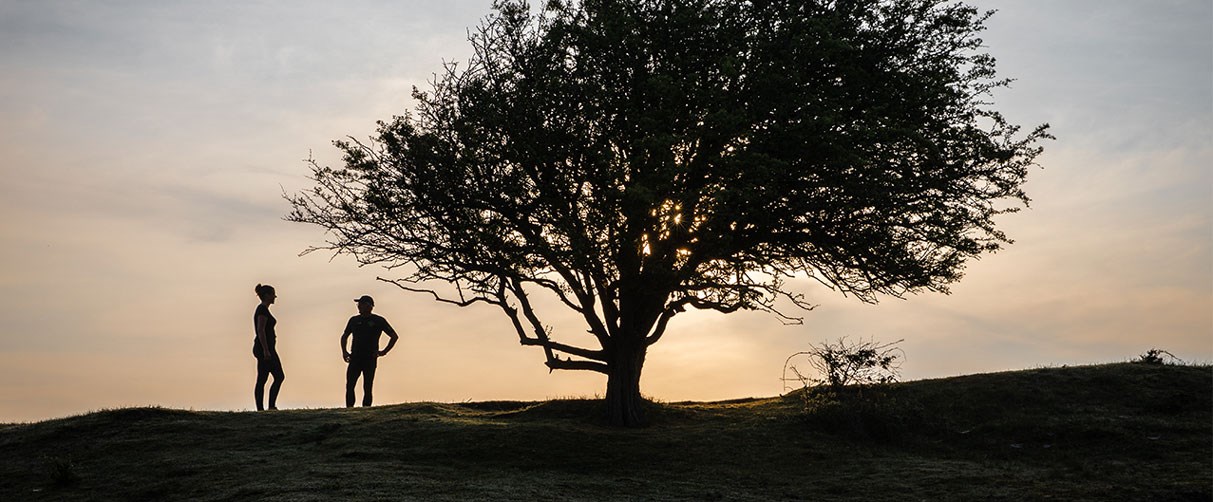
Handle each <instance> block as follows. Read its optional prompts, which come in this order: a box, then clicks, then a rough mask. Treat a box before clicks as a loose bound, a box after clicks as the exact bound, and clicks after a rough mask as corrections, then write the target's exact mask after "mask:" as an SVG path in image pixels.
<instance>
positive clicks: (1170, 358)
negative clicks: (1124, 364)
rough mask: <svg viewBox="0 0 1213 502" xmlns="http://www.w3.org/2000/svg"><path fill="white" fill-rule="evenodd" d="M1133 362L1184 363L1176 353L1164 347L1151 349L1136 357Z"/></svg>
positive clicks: (1156, 363)
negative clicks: (1163, 348)
mask: <svg viewBox="0 0 1213 502" xmlns="http://www.w3.org/2000/svg"><path fill="white" fill-rule="evenodd" d="M1133 362H1135V363H1139V364H1154V365H1159V366H1162V365H1173V364H1183V360H1181V359H1180V358H1178V357H1175V354H1172V353H1170V352H1167V351H1165V350H1162V349H1150V350H1147V351H1146V353H1145V354H1142V355H1140V356H1138V357H1137V359H1134V360H1133Z"/></svg>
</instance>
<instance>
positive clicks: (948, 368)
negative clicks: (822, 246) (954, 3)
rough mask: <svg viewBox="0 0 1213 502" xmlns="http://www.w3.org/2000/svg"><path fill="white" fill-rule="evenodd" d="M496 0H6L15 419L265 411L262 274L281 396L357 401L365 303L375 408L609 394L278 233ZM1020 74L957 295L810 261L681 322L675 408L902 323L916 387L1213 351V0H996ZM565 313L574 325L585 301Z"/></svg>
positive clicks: (657, 365) (890, 335) (462, 56)
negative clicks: (793, 302) (1023, 193)
mask: <svg viewBox="0 0 1213 502" xmlns="http://www.w3.org/2000/svg"><path fill="white" fill-rule="evenodd" d="M491 3H492V2H491V1H490V0H444V1H442V2H437V1H430V0H403V1H370V0H360V1H350V2H322V1H304V2H290V3H289V4H288V3H287V2H273V1H256V2H186V1H178V0H169V1H161V0H112V1H96V2H94V1H66V0H62V1H61V0H48V1H34V0H30V1H20V0H0V422H27V421H38V420H44V419H49V418H55V417H62V416H70V415H76V414H81V413H87V412H90V411H95V410H101V409H111V408H118V407H125V406H148V405H154V406H164V407H171V408H182V409H196V410H248V409H252V408H253V398H252V387H253V381H254V378H255V361H254V359H253V357H252V355H251V353H250V350H251V346H252V340H253V331H252V313H253V310H254V308H255V307H256V305H257V303H258V300H257V298H256V296H255V295H254V293H253V287H254V286H255V285H256V284H258V283H265V284H271V285H273V286H275V287H276V288H277V293H278V302H277V304H275V305H274V306H273V308H272V310H273V312H274V315H275V316H276V317H277V319H278V330H277V331H278V337H279V342H278V346H279V352H280V354H281V357H282V360H283V366H284V369H285V373H286V380H285V383H284V384H283V387H282V394H281V397H280V398H279V403H278V405H279V407H280V408H327V407H336V406H341V405H343V398H344V363H343V362H342V361H341V354H340V349H339V347H338V342H339V339H340V335H341V330H342V328H343V327H344V326H345V322H346V320H347V319H348V318H349V317H350V316H352V315H354V314H356V313H357V312H356V309H355V305H354V303H353V301H352V300H353V299H354V298H357V297H358V296H360V295H363V294H369V295H372V296H374V297H375V298H376V299H377V307H376V313H378V314H381V315H383V316H384V317H386V318H387V319H388V320H389V321H390V322H391V323H392V324H393V325H394V326H395V327H396V328H397V330H398V331H399V332H400V333H401V341H400V343H399V344H398V346H397V349H396V350H394V351H393V352H392V353H391V354H390V355H388V356H387V357H386V358H384V359H383V360H381V362H380V365H379V372H378V374H377V377H376V383H375V391H376V392H375V394H376V396H375V397H376V402H377V403H379V404H388V403H399V402H413V401H443V402H463V401H483V400H542V399H549V398H563V397H594V396H600V395H601V394H602V393H603V392H604V389H605V377H603V376H602V375H599V374H597V373H587V372H569V371H563V372H555V373H551V374H549V372H548V371H547V368H546V367H545V366H543V354H542V351H540V350H538V349H536V348H534V347H521V346H519V344H518V342H517V338H516V335H515V334H514V332H513V330H512V328H511V326H510V324H509V323H508V321H507V320H506V318H505V317H503V316H502V314H501V313H500V312H499V311H497V310H494V309H493V308H490V307H484V306H480V307H471V308H463V309H461V308H458V307H454V306H451V305H445V304H439V303H435V302H434V301H432V300H431V299H430V298H428V297H426V296H423V295H417V294H412V293H407V292H405V291H402V290H399V289H397V288H395V286H392V285H390V284H385V283H383V282H380V281H377V280H376V278H377V277H393V276H392V275H391V272H390V271H385V270H382V269H375V268H372V267H365V268H359V267H358V266H357V265H356V264H355V263H354V262H353V261H352V260H351V259H349V258H348V257H346V256H336V257H334V256H331V255H329V254H323V253H313V254H309V255H306V256H299V253H300V252H301V251H303V250H304V249H306V248H307V247H308V246H311V245H316V244H320V243H321V242H322V241H323V239H324V234H323V232H322V230H321V229H320V228H319V227H312V226H307V225H301V224H295V223H288V222H286V221H284V220H283V216H285V214H286V213H287V212H288V210H289V204H288V203H287V202H286V201H285V200H284V199H283V193H293V192H295V191H298V190H302V189H306V188H307V187H308V186H309V181H308V179H307V174H308V169H307V165H306V164H305V162H304V160H305V159H307V158H309V157H312V158H315V159H316V160H317V161H318V162H320V163H322V164H327V165H333V166H337V165H339V157H338V154H337V151H336V149H335V148H333V147H332V146H331V141H332V140H334V139H341V138H344V137H346V136H354V137H359V138H365V137H367V136H369V135H370V134H372V133H373V131H374V127H375V121H376V120H381V119H389V118H390V117H391V116H393V115H399V114H403V113H404V112H405V111H407V110H410V109H412V108H413V106H414V103H413V101H412V100H411V98H410V95H409V91H410V90H411V88H412V87H413V86H417V87H420V88H422V89H426V88H427V87H428V83H427V82H428V81H429V80H430V79H431V78H432V77H433V74H434V73H435V72H438V71H440V70H441V68H442V64H443V63H444V62H452V61H455V62H458V61H463V60H466V58H467V57H468V55H469V53H470V46H469V44H468V43H467V40H466V38H467V30H468V29H470V28H473V27H474V26H476V25H477V24H478V23H479V22H480V21H481V20H482V19H483V18H484V16H485V15H487V14H488V13H489V12H490V5H491ZM973 3H974V4H975V5H977V6H979V7H981V8H987V9H998V11H999V12H998V13H997V14H996V15H995V16H994V17H993V18H992V19H991V20H990V21H989V22H988V28H989V29H988V30H987V31H986V32H985V34H984V37H983V38H984V39H985V42H986V45H987V47H988V51H989V52H990V53H991V54H992V55H994V56H995V57H996V58H997V60H998V69H999V74H1000V75H1001V76H1005V77H1011V78H1014V79H1016V80H1015V82H1014V84H1013V85H1012V86H1011V87H1009V88H1004V89H1001V90H999V92H998V93H997V94H995V96H994V98H993V99H994V103H995V108H997V109H999V110H1001V111H1002V112H1003V113H1004V114H1005V115H1006V116H1007V118H1008V119H1009V120H1011V121H1012V122H1013V123H1019V124H1022V125H1024V126H1025V129H1030V128H1031V127H1032V126H1035V125H1036V124H1040V123H1044V122H1047V123H1049V124H1051V126H1052V132H1053V134H1054V135H1055V136H1056V137H1057V140H1056V141H1051V142H1048V143H1047V144H1045V145H1044V146H1045V148H1046V150H1045V153H1044V154H1043V155H1042V156H1041V157H1040V158H1039V159H1038V163H1039V164H1040V165H1041V167H1040V168H1038V169H1034V170H1033V171H1032V172H1031V174H1030V175H1029V181H1028V183H1027V185H1026V190H1027V192H1028V195H1029V196H1030V197H1031V198H1032V203H1031V207H1030V209H1027V210H1025V211H1022V212H1020V213H1017V214H1011V215H1005V216H1003V217H1001V218H1000V219H999V220H997V222H998V224H999V227H1000V228H1001V229H1003V230H1004V231H1006V232H1007V233H1008V234H1009V235H1010V237H1011V238H1012V239H1014V240H1015V243H1014V244H1012V245H1010V246H1008V247H1007V248H1006V249H1004V250H1002V251H1000V252H998V253H996V254H991V255H986V256H984V257H982V258H981V259H980V260H978V261H973V262H970V263H969V264H968V267H967V269H966V276H965V278H964V279H962V280H961V281H960V282H959V283H957V284H955V285H954V286H953V288H952V293H951V294H950V295H943V294H922V295H915V296H909V297H907V298H906V299H904V300H899V299H894V298H885V299H882V301H881V302H880V303H879V304H877V305H867V304H862V303H860V302H858V301H857V300H855V299H854V298H847V297H843V296H841V295H840V294H838V293H836V292H833V291H830V290H828V289H825V288H824V287H822V286H820V285H817V284H816V283H813V282H810V281H799V282H795V283H794V284H793V286H794V287H795V288H796V289H797V290H798V291H800V292H803V293H805V294H806V296H807V297H808V299H809V300H810V301H811V302H813V303H815V304H817V305H818V306H817V308H816V309H814V310H813V311H810V312H804V313H803V317H804V323H803V324H802V325H799V326H785V325H783V324H782V323H780V322H779V320H778V319H776V318H774V317H772V316H770V315H768V314H762V313H750V312H742V313H736V314H730V315H723V314H715V313H704V312H688V313H686V314H682V315H680V316H678V317H676V318H675V319H674V320H673V321H672V323H671V325H670V328H669V330H668V331H667V333H666V335H665V337H664V338H663V339H662V340H661V342H660V343H658V344H656V345H654V346H653V347H652V348H651V349H650V351H649V355H648V358H647V360H646V365H645V370H644V375H643V378H642V382H641V386H642V391H643V392H644V393H645V394H646V395H647V396H649V397H651V398H654V399H657V400H661V401H684V400H696V401H704V400H721V399H731V398H741V397H751V396H754V397H762V396H773V395H777V394H780V393H781V392H783V391H784V388H785V384H784V383H783V382H782V381H781V380H780V377H781V374H782V371H783V366H784V362H785V360H786V359H787V358H788V357H789V356H791V355H792V354H794V353H796V352H799V351H803V350H806V349H807V348H809V345H810V344H814V343H821V342H823V341H827V340H836V339H838V338H839V337H843V336H846V337H850V338H851V339H870V340H876V341H882V342H891V341H896V340H903V341H902V342H901V343H900V344H899V347H900V348H901V349H902V351H904V353H905V359H904V362H903V365H902V368H901V377H902V379H904V380H918V379H927V378H939V377H947V376H954V375H964V374H973V373H985V372H994V371H1004V370H1017V369H1025V368H1038V367H1053V366H1061V365H1079V364H1096V363H1107V362H1119V361H1127V360H1131V359H1133V358H1135V357H1137V356H1140V355H1141V354H1143V353H1145V352H1146V351H1147V350H1149V349H1151V348H1159V349H1163V350H1167V351H1169V352H1171V353H1172V354H1174V355H1175V356H1177V357H1179V358H1180V359H1183V360H1185V361H1190V362H1199V363H1208V362H1210V361H1213V179H1211V178H1213V177H1211V171H1213V168H1211V166H1213V4H1211V3H1210V2H1208V1H1207V0H1156V1H1150V2H1143V1H1140V0H1060V1H1059V0H1015V1H1011V0H997V1H994V0H981V1H977V2H973ZM552 316H553V319H552V320H551V321H549V322H550V323H551V324H552V325H553V327H554V328H555V335H554V336H555V338H556V339H558V340H570V341H575V340H580V338H579V337H581V336H582V333H583V332H584V328H583V327H582V326H580V325H579V324H578V323H577V322H576V320H575V319H574V318H573V317H572V316H569V315H565V314H559V315H558V313H555V312H553V313H552Z"/></svg>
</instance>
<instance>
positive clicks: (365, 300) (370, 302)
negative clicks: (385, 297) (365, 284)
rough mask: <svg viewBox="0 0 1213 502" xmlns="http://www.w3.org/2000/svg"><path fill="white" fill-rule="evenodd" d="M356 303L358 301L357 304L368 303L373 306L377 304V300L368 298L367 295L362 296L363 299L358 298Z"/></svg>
mask: <svg viewBox="0 0 1213 502" xmlns="http://www.w3.org/2000/svg"><path fill="white" fill-rule="evenodd" d="M354 301H356V302H358V303H362V302H366V303H369V304H371V305H374V304H375V299H374V298H371V297H369V296H367V295H362V297H361V298H358V299H357V300H354Z"/></svg>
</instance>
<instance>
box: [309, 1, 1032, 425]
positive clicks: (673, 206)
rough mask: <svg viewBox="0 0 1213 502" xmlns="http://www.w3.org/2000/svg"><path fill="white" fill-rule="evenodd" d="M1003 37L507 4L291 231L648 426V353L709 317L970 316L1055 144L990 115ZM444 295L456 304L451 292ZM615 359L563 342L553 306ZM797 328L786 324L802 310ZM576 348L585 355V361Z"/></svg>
mask: <svg viewBox="0 0 1213 502" xmlns="http://www.w3.org/2000/svg"><path fill="white" fill-rule="evenodd" d="M990 14H991V13H982V12H979V11H977V10H976V9H974V8H972V7H969V6H966V5H963V4H958V3H951V2H940V1H937V0H834V1H825V0H749V1H738V0H582V1H550V2H547V3H546V4H545V5H544V6H543V7H542V8H540V9H538V12H535V11H532V10H531V9H530V8H529V7H528V2H526V1H525V0H500V1H498V2H497V3H496V4H495V13H494V14H493V15H491V16H489V17H488V18H486V20H485V21H484V22H483V23H482V24H481V26H480V27H479V28H478V29H477V30H476V31H475V32H474V33H472V34H471V36H469V40H470V42H471V43H472V46H473V48H474V55H473V56H472V57H471V58H470V61H468V63H467V65H466V66H465V67H460V66H457V65H455V64H448V65H446V66H445V71H444V72H443V73H441V74H440V75H437V76H436V77H435V79H434V81H433V83H432V85H433V88H432V90H430V91H429V92H420V91H417V90H414V93H413V97H414V99H415V100H416V101H417V102H418V105H417V108H416V111H415V112H414V113H409V114H406V115H404V116H401V117H395V118H394V119H393V120H392V121H390V122H380V123H379V128H378V133H377V135H376V137H374V138H373V139H371V140H370V141H367V142H363V141H358V140H355V139H353V138H350V139H348V140H344V141H337V142H335V144H336V145H337V147H338V148H340V149H341V150H342V151H343V153H344V164H345V165H344V167H342V168H340V169H333V168H329V167H322V166H320V165H318V164H317V163H316V162H314V161H313V162H312V164H311V165H312V169H313V177H314V180H315V183H316V186H315V188H314V189H313V190H311V191H308V192H303V193H299V194H294V195H288V199H289V200H290V202H291V203H292V205H293V211H292V212H291V213H290V215H289V216H288V219H289V220H291V221H297V222H304V223H313V224H317V225H320V226H322V227H324V228H325V229H326V230H328V232H329V235H330V238H329V240H328V242H327V243H326V245H324V246H320V247H316V248H313V249H326V250H332V251H335V252H338V253H349V254H351V255H353V256H354V257H355V258H356V259H357V260H358V261H359V262H360V263H361V264H363V265H367V264H378V265H382V266H385V267H387V268H388V269H392V270H399V271H401V272H399V273H400V274H401V275H403V278H399V279H381V280H387V281H389V282H393V283H395V284H396V285H398V286H400V287H401V288H403V289H406V290H409V291H418V292H425V293H429V294H432V295H433V296H434V298H436V299H438V300H439V301H444V302H449V303H454V304H457V305H461V306H467V305H472V304H475V303H478V302H483V303H487V304H492V305H496V306H497V307H500V308H501V310H502V312H504V314H505V315H506V317H507V318H508V319H509V320H510V322H511V323H512V324H513V327H514V329H515V330H516V331H517V333H518V336H519V339H520V341H521V343H522V344H523V345H528V346H536V347H540V348H542V349H543V351H544V353H545V355H546V364H547V366H548V367H549V368H550V369H553V370H555V369H561V370H588V371H596V372H599V373H603V374H605V375H607V390H606V407H607V413H608V418H609V420H610V422H611V423H614V424H621V425H629V426H630V425H637V424H641V423H643V422H644V416H643V410H642V407H641V405H642V398H641V393H640V374H641V368H642V367H643V365H644V361H645V353H646V350H647V349H648V347H649V346H650V345H653V344H654V343H656V342H657V341H658V340H660V339H661V337H662V334H664V333H665V331H666V327H667V326H668V324H669V322H670V319H671V318H673V317H674V316H675V315H676V314H678V313H679V312H683V311H684V310H685V309H686V308H688V307H690V308H696V309H707V310H714V311H718V312H724V313H729V312H734V311H737V310H743V309H745V310H760V311H767V312H771V313H774V314H776V315H778V316H780V317H781V318H782V319H784V320H785V321H789V322H796V321H798V320H799V319H798V318H796V317H793V316H791V315H788V314H787V313H786V312H783V311H781V310H780V309H781V308H784V310H786V307H788V306H794V307H799V308H806V309H807V308H811V305H809V304H808V303H806V301H805V299H804V298H803V296H802V295H801V294H798V293H796V292H794V291H789V290H788V289H787V288H785V281H786V280H787V279H789V278H792V277H805V276H807V277H811V278H813V279H816V280H817V281H820V282H821V283H823V284H825V285H827V286H829V287H831V288H833V289H834V290H837V291H839V292H841V293H842V294H843V295H853V296H855V297H856V298H858V299H859V300H861V301H865V302H875V301H876V299H877V295H881V294H883V295H892V296H895V297H901V296H903V295H905V294H907V293H916V292H920V291H937V292H947V285H948V284H949V283H952V282H954V281H956V280H957V279H959V278H960V277H961V272H962V269H963V265H964V263H965V261H966V260H967V259H970V258H977V257H978V256H979V255H980V254H982V253H984V252H990V251H995V250H997V249H999V248H1000V246H1001V245H1002V244H1004V243H1009V242H1010V241H1009V240H1008V239H1007V237H1006V236H1005V235H1004V234H1003V233H1002V232H1000V231H998V230H997V229H996V228H995V224H994V221H993V217H994V216H995V215H998V214H1002V213H1007V212H1012V211H1015V210H1017V209H1018V208H1019V207H1022V206H1026V204H1027V202H1028V198H1027V197H1026V196H1025V194H1024V192H1023V191H1022V189H1021V186H1022V184H1023V182H1024V178H1025V175H1026V173H1027V170H1028V168H1029V167H1030V166H1031V165H1033V160H1034V158H1035V157H1036V156H1037V155H1038V154H1039V153H1040V151H1041V150H1040V148H1039V147H1038V146H1037V144H1038V143H1039V141H1040V140H1041V139H1043V138H1047V137H1048V133H1047V131H1046V128H1047V126H1040V127H1038V128H1036V129H1035V130H1033V131H1031V132H1030V133H1027V134H1022V133H1021V132H1020V128H1019V127H1017V126H1014V125H1011V124H1009V123H1008V122H1007V121H1006V120H1004V118H1003V117H1002V116H1001V115H1000V114H999V113H997V112H996V111H994V110H992V109H990V105H989V103H988V102H987V101H988V100H989V96H990V91H991V90H992V89H995V88H998V87H1001V86H1004V85H1006V84H1007V83H1008V81H1007V80H997V79H996V78H995V72H994V59H993V58H992V57H990V56H988V55H986V54H985V53H983V52H982V45H981V44H982V41H981V39H980V38H978V34H979V32H980V31H981V30H982V29H983V26H982V25H983V22H984V21H985V20H986V19H987V18H988V17H989V16H990ZM432 281H446V282H448V283H451V284H453V285H454V287H452V288H451V289H449V290H445V289H444V290H443V291H439V290H437V289H434V286H432V284H435V283H434V282H432ZM539 292H542V293H544V294H550V295H552V296H553V297H554V298H555V299H558V300H559V301H560V302H561V303H563V305H564V306H566V307H568V308H569V309H572V310H573V311H576V312H577V313H579V314H580V315H581V316H582V317H583V318H584V320H585V323H586V325H587V326H588V328H589V332H590V333H591V334H592V335H593V337H594V339H596V346H592V347H581V346H575V345H573V344H570V343H562V342H560V341H557V339H556V338H557V337H556V335H555V334H554V333H552V332H550V331H551V330H550V329H549V328H548V327H546V325H545V324H544V323H543V321H541V317H540V312H538V311H537V310H536V308H535V305H536V302H535V300H536V298H537V297H536V294H537V293H539ZM781 306H782V307H781ZM564 339H565V340H568V338H567V337H566V338H564Z"/></svg>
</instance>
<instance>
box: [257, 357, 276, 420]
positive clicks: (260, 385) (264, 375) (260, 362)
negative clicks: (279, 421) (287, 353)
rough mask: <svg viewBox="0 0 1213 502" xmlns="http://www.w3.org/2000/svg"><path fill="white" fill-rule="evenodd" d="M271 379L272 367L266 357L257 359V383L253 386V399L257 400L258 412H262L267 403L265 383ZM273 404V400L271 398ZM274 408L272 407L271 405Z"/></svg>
mask: <svg viewBox="0 0 1213 502" xmlns="http://www.w3.org/2000/svg"><path fill="white" fill-rule="evenodd" d="M269 377H270V366H269V364H267V363H266V361H265V358H264V357H258V358H257V383H256V384H255V385H254V386H253V398H254V399H256V400H257V411H261V410H263V409H265V408H264V406H263V405H262V404H261V403H263V402H265V399H264V397H263V396H264V395H265V381H266V380H268V379H269ZM270 399H271V402H272V399H273V398H270ZM271 406H272V405H271Z"/></svg>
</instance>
